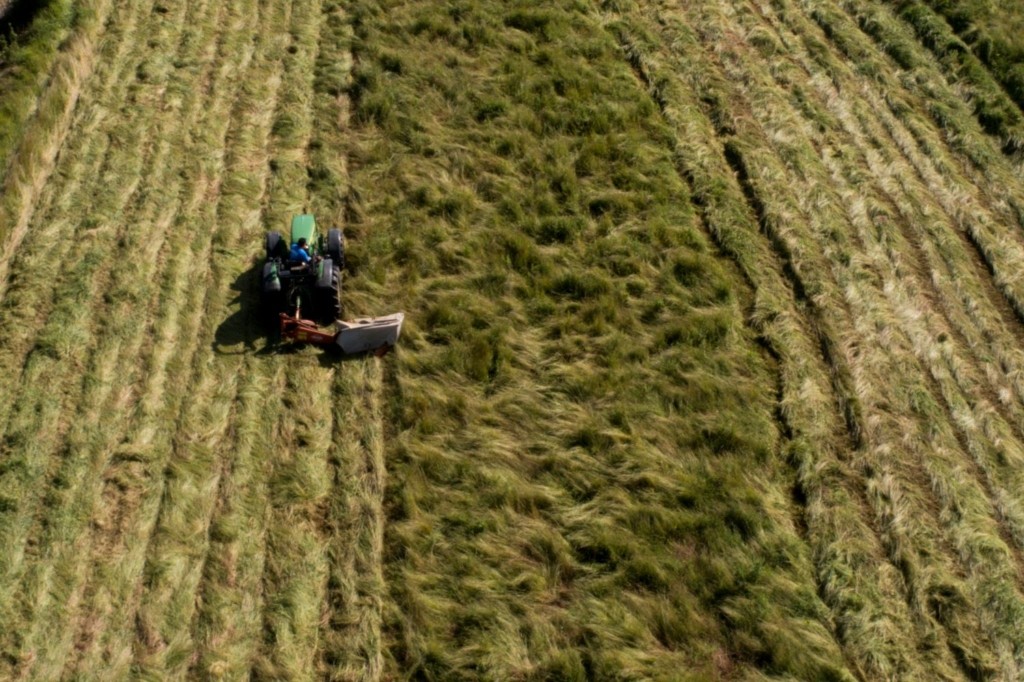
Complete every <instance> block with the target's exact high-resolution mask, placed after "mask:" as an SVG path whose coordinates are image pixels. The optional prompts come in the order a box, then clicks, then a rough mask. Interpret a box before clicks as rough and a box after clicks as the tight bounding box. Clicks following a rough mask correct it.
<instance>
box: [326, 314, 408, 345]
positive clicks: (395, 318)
mask: <svg viewBox="0 0 1024 682" xmlns="http://www.w3.org/2000/svg"><path fill="white" fill-rule="evenodd" d="M403 320H405V313H394V314H391V315H384V316H382V317H366V318H362V319H358V320H353V321H341V320H339V321H338V322H337V323H336V325H337V329H338V337H337V340H336V343H337V344H338V346H340V347H341V350H342V351H344V352H345V353H346V354H349V355H351V354H354V353H364V352H366V351H372V350H378V349H381V348H390V347H391V346H394V345H395V344H396V343H397V342H398V335H399V334H401V333H402V321H403Z"/></svg>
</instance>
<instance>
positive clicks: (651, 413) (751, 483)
mask: <svg viewBox="0 0 1024 682" xmlns="http://www.w3.org/2000/svg"><path fill="white" fill-rule="evenodd" d="M351 11H352V14H353V24H354V30H355V41H354V57H355V68H354V73H353V83H352V85H351V87H350V89H349V94H350V96H351V97H352V101H353V120H354V125H355V134H356V136H357V137H356V146H355V148H354V149H353V151H352V155H351V159H350V160H351V165H352V188H353V189H352V192H351V196H350V197H349V199H350V203H351V205H352V211H351V212H352V214H353V216H354V217H355V219H356V220H355V221H354V222H353V223H352V224H351V225H350V226H349V234H350V248H351V250H352V255H353V258H352V260H353V269H354V271H355V272H354V276H353V277H352V278H351V279H350V281H349V291H350V292H351V291H353V290H355V294H354V295H353V298H354V300H356V301H361V296H362V295H363V292H366V293H367V294H373V297H374V298H375V299H376V300H377V301H378V303H377V306H380V305H382V304H383V303H384V302H389V303H390V304H391V307H394V308H401V309H405V310H406V311H408V312H410V313H411V314H410V317H409V319H408V322H407V328H406V330H405V332H404V335H403V340H402V348H401V349H400V351H399V352H398V353H397V355H396V358H395V360H394V362H395V367H394V369H393V370H392V371H391V376H390V377H389V386H388V392H387V394H386V398H385V400H386V403H387V410H388V411H389V416H390V419H389V427H390V429H391V431H392V434H391V438H390V439H389V440H388V442H387V445H386V448H387V453H386V454H387V460H386V461H387V466H388V479H387V480H388V488H387V499H386V513H387V525H386V527H385V539H384V576H385V580H386V584H387V590H388V592H387V599H386V602H385V605H384V658H385V672H386V674H387V673H390V674H398V673H399V671H402V673H403V674H409V675H414V676H415V675H423V676H427V677H429V678H438V679H441V678H452V677H467V678H468V677H476V676H480V677H484V678H490V679H508V678H510V677H523V676H536V677H538V678H543V677H546V676H547V677H550V676H556V677H561V678H567V679H585V678H587V677H588V676H591V677H592V676H598V677H616V676H617V677H624V678H637V679H640V678H650V677H675V676H679V675H683V676H691V677H692V678H693V679H706V678H708V677H716V676H722V677H729V676H742V675H745V674H749V673H750V672H752V671H753V670H754V669H755V668H760V669H761V670H763V671H765V672H768V673H773V674H781V675H786V674H788V675H792V676H795V677H798V678H805V679H812V678H814V679H825V678H832V679H842V678H845V677H846V676H848V674H849V673H847V672H846V671H845V668H844V663H843V660H842V656H841V654H840V652H839V649H838V646H837V645H836V643H835V641H834V639H833V636H832V634H831V632H830V627H829V624H828V618H827V615H826V613H827V611H826V609H825V608H824V605H823V604H822V603H821V601H820V600H819V599H818V596H817V594H816V593H815V591H814V588H813V579H812V578H811V575H810V573H811V567H810V563H809V558H808V556H807V549H806V546H805V545H803V544H801V542H800V539H799V536H798V532H797V530H796V527H795V525H794V520H793V517H792V513H791V512H792V509H791V505H790V501H789V497H788V491H789V487H790V486H791V484H792V482H791V481H790V480H788V478H787V477H786V475H785V474H780V473H778V472H779V471H780V470H783V469H784V467H782V466H781V463H780V461H779V455H778V448H779V433H778V431H777V428H776V425H775V421H774V402H773V401H774V392H775V390H776V387H775V379H774V378H773V375H772V368H771V361H770V360H769V359H768V358H767V357H766V355H765V354H764V353H763V352H762V351H761V350H760V349H759V347H758V345H757V344H756V342H755V340H754V339H753V338H752V336H751V335H750V333H749V331H747V329H746V328H745V326H744V323H743V316H744V308H745V306H746V305H747V296H748V294H747V292H746V291H745V290H744V288H743V286H742V284H741V282H742V280H741V279H740V278H739V277H738V274H737V273H735V272H734V271H733V270H732V269H731V268H730V267H729V266H728V265H727V264H726V263H725V261H723V260H721V259H720V258H719V257H718V256H717V255H716V253H715V251H714V249H713V248H712V247H711V246H710V243H709V241H708V239H707V238H706V237H705V235H704V234H703V232H702V229H701V226H700V222H699V220H698V218H697V216H696V214H695V212H694V211H693V209H692V207H691V199H690V197H689V196H688V193H687V189H686V186H685V184H684V183H683V181H682V180H681V179H680V178H679V176H678V175H677V173H676V171H675V168H674V166H673V163H672V158H671V154H670V149H671V145H670V135H669V134H668V132H667V130H666V129H665V127H664V124H663V123H662V120H661V118H660V116H659V113H658V110H657V107H656V105H655V104H654V102H653V100H651V99H650V98H649V97H648V96H647V95H646V92H645V90H644V88H643V85H642V83H641V82H640V81H639V80H638V79H637V77H636V76H635V74H634V73H633V72H632V70H631V68H630V66H629V64H628V62H627V60H626V59H625V57H624V55H623V54H622V52H621V51H620V50H619V48H618V46H617V44H616V42H615V40H614V37H613V36H612V35H611V33H609V32H607V31H606V30H604V29H603V28H602V26H601V24H600V22H599V21H598V18H597V16H596V15H593V14H591V13H589V12H587V11H586V9H585V8H584V7H581V6H578V5H573V4H565V5H554V6H549V7H545V8H544V9H541V8H539V7H537V6H535V5H532V4H527V3H511V4H507V5H502V6H490V5H483V4H473V3H466V4H458V5H453V6H451V7H449V8H448V9H447V11H441V12H439V11H438V9H437V7H436V6H435V5H433V4H430V3H391V4H387V5H386V6H380V7H379V6H376V5H372V4H365V5H364V4H356V5H355V6H353V7H352V10H351ZM357 312H361V313H369V312H371V311H370V310H358V311H357ZM381 312H384V311H383V310H382V311H381ZM798 651H799V654H797V653H796V652H798Z"/></svg>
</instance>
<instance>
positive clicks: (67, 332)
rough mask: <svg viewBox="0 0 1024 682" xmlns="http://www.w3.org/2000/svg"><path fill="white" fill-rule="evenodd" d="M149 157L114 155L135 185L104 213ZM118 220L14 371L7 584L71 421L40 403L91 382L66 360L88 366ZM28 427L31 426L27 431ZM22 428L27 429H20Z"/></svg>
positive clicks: (71, 279) (13, 581) (58, 400)
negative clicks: (71, 373) (74, 373)
mask: <svg viewBox="0 0 1024 682" xmlns="http://www.w3.org/2000/svg"><path fill="white" fill-rule="evenodd" d="M121 133H122V134H123V135H124V136H125V137H127V136H129V135H132V134H134V132H133V131H131V129H130V128H127V127H122V130H121ZM141 163H142V159H141V158H140V157H139V155H138V154H135V153H133V154H131V155H129V154H122V155H121V156H120V157H119V158H118V160H117V161H114V162H112V164H111V167H115V166H116V167H117V169H118V171H120V172H122V173H123V175H124V177H125V179H126V181H127V182H126V186H127V187H128V190H129V191H128V192H126V191H125V186H117V187H111V188H110V189H109V190H108V191H106V192H105V193H103V194H102V195H101V199H100V200H99V201H98V202H97V205H96V211H97V213H99V214H100V215H103V214H107V215H111V216H112V215H113V214H116V213H117V212H118V211H120V210H121V208H122V207H123V206H124V204H125V202H126V201H127V200H128V198H129V196H130V188H131V177H132V173H133V172H138V171H139V168H140V164H141ZM117 228H118V225H117V224H116V223H113V224H108V227H107V229H106V230H105V231H103V232H102V233H101V236H98V237H97V239H95V240H94V241H93V244H92V249H91V250H90V251H89V252H86V253H85V254H82V256H83V257H82V259H81V260H80V261H78V262H77V263H76V264H75V265H74V266H73V267H69V268H67V269H66V270H65V273H66V276H65V277H63V278H60V279H59V280H58V281H62V283H63V285H64V290H63V295H62V296H61V297H60V300H59V303H58V305H57V307H56V309H55V311H54V312H53V314H51V315H50V317H49V319H48V320H47V324H46V325H45V326H44V328H43V331H42V333H41V334H42V336H41V342H40V341H37V342H36V348H37V349H38V352H33V353H32V355H31V356H29V358H28V360H27V363H26V365H25V367H24V370H23V371H22V372H20V373H19V372H17V371H15V372H14V376H16V377H18V379H19V380H20V381H21V382H23V383H22V386H23V388H22V389H21V390H20V391H18V392H15V391H14V390H12V392H11V395H12V396H17V401H16V402H17V407H16V408H15V409H13V410H12V412H11V417H10V422H9V423H8V424H7V425H6V426H7V428H6V430H5V442H6V443H7V446H8V448H10V449H12V450H15V452H14V453H12V455H11V456H10V457H8V458H7V460H6V462H7V465H8V471H7V473H8V476H7V477H6V481H5V486H4V489H5V491H6V492H7V493H8V494H9V495H10V497H9V499H10V500H12V502H11V504H10V506H9V508H8V509H7V510H6V511H7V512H8V518H7V523H5V524H4V531H5V534H6V539H7V542H6V543H5V544H6V546H8V547H10V548H11V552H10V553H9V554H7V555H6V556H7V559H8V562H6V565H5V572H4V575H5V591H7V590H11V589H13V587H14V586H15V585H17V576H18V575H19V572H20V570H21V561H20V560H21V559H22V558H23V556H24V555H23V551H24V547H25V539H26V538H25V533H27V532H28V529H29V527H30V524H31V523H32V520H33V518H34V517H35V516H36V509H37V506H36V505H38V504H39V503H40V502H41V499H42V495H43V492H44V487H43V486H41V485H40V483H41V482H42V481H43V480H49V479H48V478H46V472H47V471H48V470H50V471H52V470H53V467H54V465H55V464H56V463H57V462H59V460H55V459H53V458H52V457H51V456H49V455H51V454H56V451H55V450H56V447H57V446H58V444H59V443H60V439H61V436H62V434H63V433H64V432H65V431H66V428H67V425H68V422H67V420H65V419H60V417H59V415H57V414H56V412H52V413H51V412H50V410H49V409H47V410H39V413H38V414H36V415H33V414H32V411H33V410H37V409H38V407H41V406H49V407H50V408H51V409H58V410H59V408H61V407H63V408H64V409H68V410H73V409H74V404H73V403H71V404H67V405H64V404H63V403H64V400H65V399H69V398H70V397H71V396H74V395H76V394H77V393H78V392H80V391H81V390H82V389H83V388H84V387H83V386H81V385H76V383H75V382H74V381H69V382H65V383H63V384H62V383H61V382H60V381H59V378H62V377H66V376H67V374H68V372H67V366H65V365H64V364H63V363H64V362H69V364H70V366H75V365H79V366H81V365H82V364H84V362H85V359H84V358H85V356H86V353H87V351H88V349H89V343H90V340H91V338H92V337H91V334H90V333H89V330H90V329H91V327H92V324H93V319H92V317H91V316H90V315H89V313H90V310H91V308H90V306H91V305H93V304H96V303H100V304H102V302H103V296H102V292H100V291H97V290H95V287H96V286H97V285H102V284H103V282H102V280H103V279H104V278H103V277H102V272H103V271H104V270H103V268H102V261H103V258H102V256H101V255H100V254H102V253H105V252H107V251H109V250H110V249H111V248H112V246H111V245H112V244H113V243H115V239H116V235H117V234H118V232H119V230H118V229H117ZM48 261H49V258H46V259H45V260H44V259H42V258H40V260H39V266H40V267H42V265H43V263H46V262H48ZM95 276H100V280H101V281H99V282H96V281H94V277H95ZM41 280H43V278H39V280H37V281H38V285H39V286H45V284H47V282H45V281H41ZM51 281H52V280H51ZM19 374H20V376H19ZM12 388H13V387H12ZM37 406H38V407H37ZM26 428H28V429H30V431H25V430H24V429H26ZM40 429H45V430H46V432H47V433H49V434H50V438H49V439H45V438H37V437H36V435H37V434H38V433H39V430H40ZM19 433H20V434H22V435H21V436H20V437H19ZM29 434H31V435H29ZM18 452H20V456H19V455H18ZM21 486H26V487H21Z"/></svg>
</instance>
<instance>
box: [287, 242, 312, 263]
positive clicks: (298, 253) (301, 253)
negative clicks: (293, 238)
mask: <svg viewBox="0 0 1024 682" xmlns="http://www.w3.org/2000/svg"><path fill="white" fill-rule="evenodd" d="M291 259H292V260H297V261H299V262H301V263H308V262H309V261H310V258H309V254H308V253H306V250H305V249H303V248H300V247H299V245H298V244H292V252H291Z"/></svg>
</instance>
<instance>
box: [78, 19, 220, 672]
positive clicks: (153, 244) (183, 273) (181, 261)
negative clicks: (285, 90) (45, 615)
mask: <svg viewBox="0 0 1024 682" xmlns="http://www.w3.org/2000/svg"><path fill="white" fill-rule="evenodd" d="M208 6H209V5H201V6H200V7H208ZM194 18H195V17H194ZM178 24H179V25H180V24H181V23H180V22H179V23H178ZM200 24H202V22H200ZM217 25H218V22H216V20H215V19H214V20H209V19H208V20H206V26H208V27H209V26H217ZM189 35H190V34H189ZM207 35H211V36H214V35H215V34H207ZM189 41H190V39H189V38H186V39H185V40H184V41H183V43H188V42H189ZM200 47H202V48H203V50H204V53H203V54H201V55H200V56H203V57H205V59H206V61H207V62H209V61H210V60H211V59H212V58H213V57H214V56H215V54H214V53H212V52H206V48H205V46H203V45H200ZM225 49H226V48H225ZM157 54H160V52H158V53H157ZM182 56H184V55H182ZM193 56H196V55H193ZM158 58H159V57H158ZM152 61H153V59H152V58H151V59H147V62H150V63H152ZM151 69H152V67H151ZM230 78H231V74H230V72H229V71H228V72H227V73H225V74H224V75H223V76H222V80H228V81H229V80H230ZM205 90H206V89H205V88H203V87H199V88H197V87H195V83H189V84H188V85H186V86H185V87H183V88H180V90H179V91H177V92H175V93H174V94H172V95H171V96H170V99H172V100H173V98H174V97H175V96H180V94H182V93H186V92H195V93H196V94H197V95H198V94H209V93H207V92H205ZM193 101H194V103H195V102H196V100H195V99H194V100H193ZM185 111H188V108H187V106H186V108H185ZM174 114H175V112H173V111H171V112H170V113H169V116H170V117H172V118H173V117H174ZM180 122H181V121H180V120H177V121H175V123H180ZM180 132H181V133H187V132H188V127H187V126H185V127H184V128H182V129H181V130H180ZM209 142H211V143H212V144H211V147H212V148H218V147H220V146H223V144H222V140H216V139H215V138H211V139H210V140H209ZM168 143H169V142H168ZM197 170H200V169H197ZM211 170H212V169H211ZM203 175H206V173H204V172H203V171H200V172H198V173H196V175H195V177H196V179H197V180H200V179H201V177H202V176H203ZM213 179H214V178H213V177H210V176H209V175H207V177H205V178H203V179H202V182H201V183H200V184H199V185H198V186H199V188H200V189H201V191H200V195H201V196H199V197H196V198H194V199H193V200H191V201H190V202H189V207H190V209H193V210H195V209H196V208H197V206H198V205H199V204H200V203H202V202H203V201H205V200H209V199H210V196H209V187H210V182H212V181H213ZM189 190H191V189H190V188H189ZM171 194H172V195H173V194H174V193H171ZM182 194H183V195H184V194H187V193H186V191H182ZM165 218H166V220H167V221H169V220H170V218H169V217H168V216H166V215H165V216H161V219H157V220H155V221H154V223H155V224H154V225H153V227H154V228H155V229H156V230H158V231H160V230H163V229H165V228H166V227H168V225H167V224H164V223H165V220H164V219H165ZM177 224H178V225H179V226H180V228H182V229H186V230H187V233H188V238H187V240H186V241H185V243H186V244H187V243H188V242H191V243H193V244H194V246H196V247H197V248H198V249H200V251H198V253H199V254H205V253H208V249H209V240H208V239H204V238H202V237H201V238H199V239H196V235H195V231H194V227H195V226H194V225H193V224H191V223H190V222H189V221H188V220H187V219H184V220H179V221H178V222H177ZM139 238H141V236H139ZM161 243H162V239H160V238H158V239H155V240H152V241H147V242H146V246H145V249H143V252H144V253H150V254H151V256H152V257H154V258H155V257H156V255H157V254H158V253H159V252H160V251H161V250H160V248H159V247H160V245H161ZM171 244H173V245H174V247H175V248H174V250H173V253H174V257H172V258H171V260H172V261H176V262H177V269H176V275H177V279H176V280H173V281H172V282H173V283H174V285H173V286H172V287H167V286H166V285H165V287H164V288H163V290H162V292H161V293H162V294H167V293H168V291H171V292H173V291H174V287H176V288H177V291H181V290H182V289H183V288H185V287H186V286H187V282H188V276H189V274H195V271H194V270H193V271H189V268H194V263H193V262H190V261H191V260H195V258H194V256H196V255H197V254H190V255H189V256H193V257H189V256H185V255H184V254H181V253H180V249H179V248H178V245H177V244H175V243H174V242H173V241H171ZM202 258H203V260H204V261H205V260H207V259H208V257H207V256H205V255H204V256H202ZM143 274H144V272H143ZM138 275H139V272H138V271H133V272H130V273H128V274H125V275H124V276H125V278H127V279H126V282H131V283H133V284H137V283H138V281H139V280H138ZM133 278H134V279H133ZM142 279H143V280H144V278H142ZM190 291H200V292H201V290H200V289H195V288H193V289H190ZM201 302H202V301H201V300H200V301H199V303H201ZM180 303H181V300H180V296H170V297H168V299H166V300H165V301H164V303H163V304H162V310H161V311H162V312H163V311H164V310H165V309H168V308H169V309H170V310H174V309H175V307H176V306H177V305H178V304H180ZM187 310H188V312H187V314H188V315H189V317H190V318H191V319H193V321H196V319H197V317H198V316H200V315H202V306H201V305H199V306H188V307H187ZM161 319H163V317H161ZM132 323H133V324H135V325H137V324H138V323H139V321H138V319H134V321H132ZM154 332H155V333H157V335H158V336H163V335H166V334H168V333H173V332H169V331H168V330H167V329H166V328H162V327H161V326H160V325H156V329H155V330H154ZM182 336H189V335H188V334H187V333H186V334H184V335H182ZM136 338H138V339H142V338H145V335H144V334H142V335H136ZM191 338H195V335H194V334H193V335H191ZM162 341H163V351H162V357H163V359H164V360H166V359H167V357H168V356H169V355H170V353H169V352H168V343H167V341H168V340H167V339H166V338H162ZM174 341H176V342H177V343H176V345H177V350H178V351H180V353H181V356H185V355H187V349H186V347H185V346H183V345H182V344H181V343H180V340H177V339H176V340H174ZM158 369H159V367H158ZM154 383H155V384H156V385H157V386H159V381H155V382H154ZM180 397H182V396H181V395H178V399H179V400H180ZM154 401H155V400H153V398H152V396H147V398H146V403H147V404H148V406H150V407H152V403H153V402H154ZM156 401H159V398H158V400H156ZM171 401H172V402H173V400H171ZM125 412H127V411H125ZM172 421H173V420H172ZM140 430H141V431H142V436H143V438H144V437H146V436H148V437H151V438H152V436H153V430H154V429H153V426H152V424H151V425H150V426H145V425H144V420H143V425H141V426H140ZM146 431H148V433H146ZM135 444H137V445H138V447H140V449H143V450H144V446H145V443H141V442H140V443H135ZM108 454H109V453H108ZM125 459H127V460H129V463H128V464H126V463H125V462H124V461H121V462H115V464H114V468H115V469H119V468H121V467H123V468H125V469H129V471H128V472H125V473H131V460H132V459H134V458H133V457H132V456H131V454H129V456H128V457H126V458H125ZM143 459H144V458H143ZM136 463H137V462H136ZM109 473H111V474H112V477H113V478H114V479H115V481H114V482H115V483H116V485H110V488H111V489H114V488H118V489H120V492H121V493H124V492H125V488H128V492H129V493H130V494H137V493H138V491H136V489H134V488H135V487H136V485H137V484H138V483H140V482H141V481H140V480H132V479H131V476H126V477H121V476H118V475H114V472H109ZM151 473H152V472H151ZM126 478H127V480H126ZM106 482H108V483H110V482H111V481H109V480H108V481H106ZM157 492H158V494H159V489H158V491H157ZM112 497H113V498H114V499H113V500H106V499H104V502H106V503H110V504H112V506H115V507H118V506H121V505H124V504H125V503H126V502H130V500H126V499H122V496H121V495H119V494H115V495H113V496H112ZM125 497H126V498H131V495H128V496H125ZM158 501H159V495H158ZM108 511H110V510H105V509H101V510H100V511H99V515H100V517H102V516H104V515H105V513H106V512H108ZM134 511H135V510H134V509H133V508H129V509H127V510H125V509H116V510H115V515H116V516H118V517H120V519H121V520H122V521H123V520H124V517H126V516H127V517H129V518H128V522H124V523H122V525H125V526H130V525H131V524H132V523H133V522H134V519H132V518H130V516H131V514H132V512H134ZM151 525H152V523H151ZM119 530H120V531H123V530H125V528H124V527H122V528H120V529H119ZM97 535H98V536H101V535H103V534H101V532H100V534H97ZM117 535H118V534H115V539H114V540H113V541H112V542H114V543H115V549H116V540H117V538H116V536H117ZM97 544H99V543H97ZM138 548H139V550H141V552H142V553H143V554H144V549H145V544H144V542H143V543H142V544H140V545H139V546H138ZM105 549H110V548H105ZM104 554H105V552H104V549H103V548H99V549H97V555H98V556H99V557H101V558H100V559H99V562H100V564H101V565H100V566H99V568H100V569H101V568H102V567H103V566H102V564H103V563H105V562H108V561H111V562H112V564H111V565H114V564H116V563H118V562H117V561H116V558H115V557H108V556H104ZM137 556H138V555H137ZM123 563H124V565H121V564H120V563H118V567H119V568H125V569H128V568H129V565H128V564H130V563H131V562H128V561H125V562H123ZM134 565H135V566H136V567H137V568H140V567H141V564H140V563H135V564H134ZM100 572H103V571H102V570H100ZM125 572H126V573H128V574H130V570H125ZM137 580H138V577H137V574H136V577H135V582H134V583H131V586H130V587H129V590H128V593H127V594H124V591H123V590H122V591H121V592H122V599H123V601H124V602H128V601H130V595H131V593H132V592H133V591H134V586H135V585H137ZM96 582H98V583H100V589H99V590H97V591H96V592H98V593H99V596H98V597H97V598H96V599H94V600H92V601H93V603H91V604H90V607H91V606H96V605H97V604H96V602H98V606H99V611H100V612H99V614H98V615H97V617H96V619H94V620H93V625H94V624H95V622H96V621H99V622H102V621H103V620H104V619H105V617H106V616H109V611H106V609H104V608H103V603H104V590H105V589H106V588H108V587H110V586H109V585H106V584H102V580H101V579H97V581H96ZM111 583H116V581H111ZM92 596H95V595H90V597H92ZM105 596H108V597H109V596H110V593H109V592H108V593H105ZM104 611H106V612H104ZM127 617H129V619H130V615H128V616H127ZM69 625H70V626H71V627H74V625H73V624H69ZM122 631H123V632H125V633H130V636H131V637H132V638H134V629H133V627H131V626H130V625H129V627H128V628H124V629H122ZM95 634H96V633H95V632H94V633H93V635H95ZM104 635H106V633H104ZM104 638H105V639H110V636H109V635H106V636H105V637H104ZM79 644H82V645H83V648H85V647H88V651H87V652H86V656H85V658H86V659H87V664H88V665H85V666H84V668H85V669H91V668H93V667H95V666H96V665H97V664H98V658H95V657H92V658H90V656H89V655H88V654H90V653H95V652H97V651H98V653H103V650H102V649H101V648H100V647H98V646H93V642H91V641H86V642H79ZM130 649H131V645H130V640H129V645H128V647H127V650H128V652H129V656H128V660H127V663H130ZM108 650H109V649H108ZM123 652H124V649H123V648H122V649H121V650H120V651H119V653H120V654H122V657H121V658H120V665H125V664H126V662H125V660H124V658H123ZM98 653H97V655H98ZM108 663H109V659H108Z"/></svg>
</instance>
